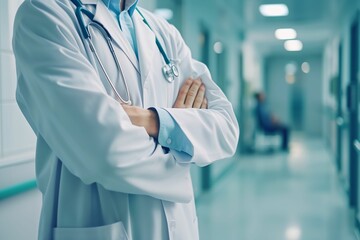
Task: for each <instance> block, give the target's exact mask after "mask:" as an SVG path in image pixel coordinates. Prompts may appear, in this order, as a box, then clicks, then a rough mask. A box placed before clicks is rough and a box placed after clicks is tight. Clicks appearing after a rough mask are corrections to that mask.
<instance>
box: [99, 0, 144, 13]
mask: <svg viewBox="0 0 360 240" xmlns="http://www.w3.org/2000/svg"><path fill="white" fill-rule="evenodd" d="M102 1H103V2H104V4H105V6H106V7H107V8H108V9H110V10H111V11H113V12H115V13H116V14H117V15H119V14H120V12H121V11H120V1H121V0H102ZM123 1H125V9H124V10H125V11H128V13H129V15H130V16H132V15H133V13H134V11H135V9H136V5H137V3H138V0H123Z"/></svg>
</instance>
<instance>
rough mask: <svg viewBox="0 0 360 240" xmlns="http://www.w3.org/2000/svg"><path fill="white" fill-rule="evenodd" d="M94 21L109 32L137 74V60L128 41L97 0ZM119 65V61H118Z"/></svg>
mask: <svg viewBox="0 0 360 240" xmlns="http://www.w3.org/2000/svg"><path fill="white" fill-rule="evenodd" d="M94 20H95V21H97V22H99V23H101V24H102V25H103V26H104V27H105V29H106V30H107V31H108V32H109V34H110V35H111V37H112V38H113V40H114V42H115V43H116V44H117V45H118V46H119V47H120V48H121V50H122V51H123V52H124V53H125V55H126V56H127V57H128V58H129V60H130V61H131V63H132V64H133V65H134V67H135V68H136V70H137V71H138V72H139V66H138V60H137V58H136V55H135V52H134V50H133V49H132V47H131V45H130V43H129V42H128V40H127V39H126V38H125V37H124V36H123V35H122V34H121V32H120V29H119V26H118V23H117V22H116V21H115V20H114V18H113V17H112V16H111V14H110V13H109V10H108V9H107V8H106V6H105V5H104V3H103V2H102V1H101V0H98V2H97V4H96V10H95V16H94ZM119 61H120V63H121V59H119Z"/></svg>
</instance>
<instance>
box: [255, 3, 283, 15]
mask: <svg viewBox="0 0 360 240" xmlns="http://www.w3.org/2000/svg"><path fill="white" fill-rule="evenodd" d="M259 10H260V13H261V14H262V15H263V16H265V17H281V16H287V15H289V9H288V7H287V6H286V5H285V4H262V5H260V7H259Z"/></svg>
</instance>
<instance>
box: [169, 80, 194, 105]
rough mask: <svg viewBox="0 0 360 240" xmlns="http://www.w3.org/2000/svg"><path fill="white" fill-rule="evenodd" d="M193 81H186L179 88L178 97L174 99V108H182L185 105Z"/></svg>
mask: <svg viewBox="0 0 360 240" xmlns="http://www.w3.org/2000/svg"><path fill="white" fill-rule="evenodd" d="M193 81H194V80H192V79H190V78H189V79H187V80H186V81H185V83H184V84H183V85H182V86H181V88H180V90H179V93H178V96H177V97H176V100H175V103H174V106H173V107H174V108H180V107H183V106H184V104H185V99H186V95H187V93H188V92H189V88H190V86H191V84H192V83H193Z"/></svg>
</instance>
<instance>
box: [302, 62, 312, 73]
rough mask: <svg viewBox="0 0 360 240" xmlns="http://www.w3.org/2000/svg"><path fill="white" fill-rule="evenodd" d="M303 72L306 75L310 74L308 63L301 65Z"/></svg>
mask: <svg viewBox="0 0 360 240" xmlns="http://www.w3.org/2000/svg"><path fill="white" fill-rule="evenodd" d="M301 70H302V71H303V72H304V73H309V72H310V64H309V63H308V62H303V63H302V64H301Z"/></svg>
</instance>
